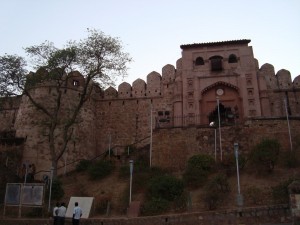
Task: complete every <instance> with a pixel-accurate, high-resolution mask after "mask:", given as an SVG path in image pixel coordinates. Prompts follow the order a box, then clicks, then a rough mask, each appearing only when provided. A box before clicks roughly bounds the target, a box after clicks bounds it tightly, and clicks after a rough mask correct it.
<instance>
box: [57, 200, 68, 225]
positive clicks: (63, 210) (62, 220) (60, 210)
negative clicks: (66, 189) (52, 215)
mask: <svg viewBox="0 0 300 225" xmlns="http://www.w3.org/2000/svg"><path fill="white" fill-rule="evenodd" d="M66 212H67V209H66V207H65V203H64V202H63V203H61V205H60V207H59V208H58V220H59V225H65V216H66Z"/></svg>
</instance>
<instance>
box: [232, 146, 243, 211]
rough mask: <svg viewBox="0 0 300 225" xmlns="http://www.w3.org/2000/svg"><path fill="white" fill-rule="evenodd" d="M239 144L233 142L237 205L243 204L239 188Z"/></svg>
mask: <svg viewBox="0 0 300 225" xmlns="http://www.w3.org/2000/svg"><path fill="white" fill-rule="evenodd" d="M238 151H239V144H238V143H234V155H235V161H236V173H237V185H238V194H237V199H236V200H237V205H238V206H243V196H242V195H241V188H240V173H239V152H238Z"/></svg>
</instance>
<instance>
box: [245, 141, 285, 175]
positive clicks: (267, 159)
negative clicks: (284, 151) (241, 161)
mask: <svg viewBox="0 0 300 225" xmlns="http://www.w3.org/2000/svg"><path fill="white" fill-rule="evenodd" d="M280 147H281V146H280V143H279V142H278V140H275V139H264V140H262V141H261V142H260V143H258V144H257V145H255V146H254V148H253V150H252V151H251V152H250V162H251V164H252V165H253V166H255V168H257V169H258V170H259V171H260V172H264V171H268V172H272V171H273V169H274V166H275V163H276V161H277V159H278V155H279V151H280Z"/></svg>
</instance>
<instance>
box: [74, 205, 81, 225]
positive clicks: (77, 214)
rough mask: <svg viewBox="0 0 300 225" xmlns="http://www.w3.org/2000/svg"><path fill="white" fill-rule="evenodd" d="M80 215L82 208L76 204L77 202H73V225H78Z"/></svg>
mask: <svg viewBox="0 0 300 225" xmlns="http://www.w3.org/2000/svg"><path fill="white" fill-rule="evenodd" d="M81 216H82V209H81V208H80V207H79V206H78V202H75V208H74V210H73V218H72V223H73V225H79V221H80V218H81Z"/></svg>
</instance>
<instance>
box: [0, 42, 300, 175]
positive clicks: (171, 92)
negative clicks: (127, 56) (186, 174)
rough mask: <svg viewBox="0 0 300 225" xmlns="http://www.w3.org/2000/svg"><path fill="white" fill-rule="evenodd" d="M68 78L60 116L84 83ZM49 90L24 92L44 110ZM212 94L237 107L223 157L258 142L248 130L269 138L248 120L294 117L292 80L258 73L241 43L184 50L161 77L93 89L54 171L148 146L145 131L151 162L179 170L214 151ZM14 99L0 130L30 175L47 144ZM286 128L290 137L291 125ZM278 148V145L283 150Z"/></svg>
mask: <svg viewBox="0 0 300 225" xmlns="http://www.w3.org/2000/svg"><path fill="white" fill-rule="evenodd" d="M247 43H248V42H247ZM212 52H214V53H213V54H219V55H222V57H221V58H220V57H219V58H217V59H218V60H221V61H220V62H221V63H223V65H224V66H223V68H222V69H223V70H221V71H219V72H218V71H211V68H213V66H214V63H215V61H214V60H215V58H214V55H213V54H212ZM216 52H219V53H216ZM232 52H233V53H234V54H235V55H237V56H238V57H237V58H236V60H237V61H235V62H234V63H233V64H231V63H229V62H230V57H231V55H232V54H231V53H232ZM230 54H231V55H230ZM200 56H201V57H200ZM193 57H194V58H193ZM199 57H200V58H202V57H203V65H202V64H201V63H202V61H200V64H199V65H198V64H197V65H196V63H198V61H199V60H198V58H199ZM197 60H198V61H197ZM70 78H71V79H70V83H69V85H68V86H67V87H66V90H65V91H64V97H63V109H65V111H64V110H62V112H61V113H62V116H63V114H64V113H67V112H68V110H70V107H71V106H72V101H74V100H75V99H76V98H77V97H78V94H80V83H81V82H84V78H83V77H82V76H81V75H80V74H79V73H76V74H72V76H70ZM75 84H76V85H75ZM51 85H52V84H44V85H41V86H39V87H36V88H34V89H33V90H32V91H34V94H35V97H37V98H40V101H43V102H47V103H46V104H49V107H51V104H52V103H51V95H54V94H55V91H54V89H55V88H54V86H53V87H51ZM219 89H223V90H224V94H222V95H220V102H221V103H223V104H224V105H225V106H228V107H230V108H233V104H234V103H238V104H239V112H240V116H239V117H237V116H236V115H234V116H235V118H234V119H235V123H236V124H237V125H238V126H237V127H238V128H236V129H240V130H241V131H240V132H238V133H234V132H233V131H234V130H235V129H231V128H226V127H225V128H224V131H228V132H225V133H224V136H223V138H222V140H223V139H224V153H226V152H230V151H231V147H232V144H233V142H234V141H239V142H240V143H241V146H243V147H241V148H245V151H247V150H248V149H249V148H250V147H251V146H250V144H251V143H254V142H252V138H254V137H260V136H255V135H254V134H255V133H256V129H258V130H261V132H260V131H259V132H260V133H261V137H262V136H264V134H265V133H269V131H270V132H273V131H272V130H273V127H272V126H273V125H272V126H269V125H268V123H269V122H268V121H264V122H262V121H260V123H261V124H262V125H257V126H253V127H252V128H251V129H250V128H249V121H252V122H250V124H251V123H254V122H253V121H254V120H253V119H255V118H273V119H280V118H281V119H282V118H284V117H286V109H288V113H289V115H290V117H294V118H298V117H299V116H300V106H299V98H300V76H297V77H296V78H295V79H294V80H293V81H292V80H291V75H290V73H289V71H287V70H280V71H278V72H277V73H276V74H275V71H274V67H273V66H272V65H270V64H264V65H263V66H261V67H260V68H259V67H258V62H257V60H256V59H255V58H254V56H253V52H252V48H251V47H249V46H248V45H247V44H245V42H241V43H240V42H234V43H232V42H225V43H221V44H220V43H213V44H212V46H211V45H200V46H198V45H196V46H193V45H192V46H188V49H185V48H183V53H182V58H180V59H179V60H178V61H177V62H176V68H175V66H173V65H170V64H168V65H166V66H164V67H163V68H162V73H161V74H159V73H157V72H151V73H150V74H148V76H147V78H146V81H144V80H142V79H137V80H136V81H134V82H133V83H132V85H130V84H129V83H126V82H124V83H122V84H120V85H119V86H118V89H115V88H113V87H109V88H108V89H106V90H101V89H100V88H99V87H95V88H94V91H93V93H92V96H91V97H90V99H89V100H88V102H87V104H86V105H85V106H84V108H83V109H82V111H81V115H80V123H78V124H77V125H76V126H75V127H74V133H75V137H74V139H73V141H72V142H71V143H70V144H69V146H68V151H67V153H66V155H65V156H64V157H63V158H62V160H61V161H60V165H61V166H63V165H64V163H65V162H66V161H67V162H68V163H69V162H72V161H76V160H79V159H81V158H93V157H95V156H97V155H100V154H102V153H103V152H104V151H106V150H107V149H108V148H111V149H112V150H113V151H114V153H115V154H120V153H122V152H123V151H125V148H126V146H128V145H132V144H136V145H137V146H145V145H147V144H149V143H150V135H151V128H152V131H153V132H152V134H153V162H154V163H155V164H156V165H160V166H165V167H174V168H175V167H176V168H177V169H178V168H180V169H181V168H183V167H184V165H185V162H186V159H187V158H188V157H189V156H191V155H192V154H196V153H199V152H202V151H204V152H205V151H209V152H210V151H211V150H212V149H214V147H213V143H214V141H213V139H212V131H213V129H212V128H209V126H208V125H209V122H210V121H209V120H208V115H209V114H208V113H210V112H212V110H214V109H215V107H216V95H217V94H218V93H219V92H217V91H218V90H219ZM216 93H217V94H216ZM251 93H252V94H254V97H253V98H252V97H251ZM16 99H17V100H14V101H13V102H14V104H11V105H9V104H7V106H6V107H4V108H3V109H2V110H1V111H0V124H1V128H0V129H1V131H4V130H10V129H13V130H16V135H17V136H18V137H24V138H25V140H26V141H25V143H24V145H25V146H24V161H28V162H30V163H31V162H32V163H35V164H36V165H37V170H39V169H40V170H41V169H46V168H49V167H50V162H49V159H50V155H49V151H48V140H47V138H46V134H45V132H46V131H45V130H43V128H42V126H41V121H44V120H45V118H44V117H43V116H42V114H40V113H39V112H38V111H37V110H36V109H35V108H34V107H33V106H32V105H31V104H30V102H29V100H28V99H27V98H26V97H25V96H23V97H22V98H21V97H18V98H16ZM284 100H286V107H285V103H284ZM252 109H257V110H256V113H254V114H251V110H252ZM198 114H199V115H198ZM247 121H248V122H247ZM151 122H152V123H151ZM275 123H277V122H275ZM278 123H279V125H278V129H277V128H276V129H275V130H276V131H278V135H279V134H280V133H281V134H282V135H283V136H284V137H285V136H286V132H287V130H286V125H285V124H284V122H278ZM245 124H248V125H245ZM291 124H292V127H293V128H292V129H293V132H294V133H295V134H296V133H297V132H298V130H297V129H296V125H295V124H297V122H296V120H293V121H292V122H291ZM274 126H275V127H277V125H274ZM200 127H201V129H200ZM262 127H263V128H262ZM163 128H164V129H163ZM263 129H269V130H268V131H265V130H263ZM237 134H238V135H237ZM241 134H243V135H241ZM276 135H277V134H276ZM279 136H280V135H279ZM283 136H280V138H281V137H283ZM284 139H285V138H284ZM285 140H288V139H285ZM283 145H284V146H286V143H283ZM246 146H247V147H246ZM246 149H247V150H246ZM68 169H71V168H69V167H68Z"/></svg>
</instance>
